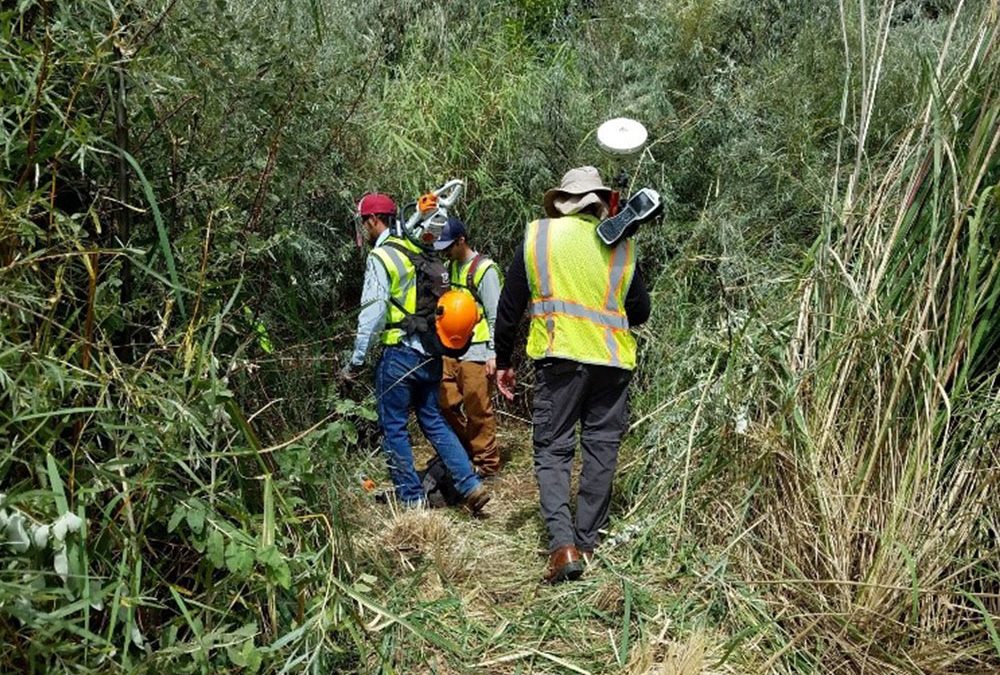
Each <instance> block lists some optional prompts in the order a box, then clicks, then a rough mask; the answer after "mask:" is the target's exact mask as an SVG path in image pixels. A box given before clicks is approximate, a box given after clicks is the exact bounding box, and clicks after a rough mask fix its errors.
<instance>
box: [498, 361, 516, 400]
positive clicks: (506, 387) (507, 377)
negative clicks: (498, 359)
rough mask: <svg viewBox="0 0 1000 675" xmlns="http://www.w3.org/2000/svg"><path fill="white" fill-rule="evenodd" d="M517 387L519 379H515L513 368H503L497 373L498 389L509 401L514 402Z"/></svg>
mask: <svg viewBox="0 0 1000 675" xmlns="http://www.w3.org/2000/svg"><path fill="white" fill-rule="evenodd" d="M515 385H517V378H516V377H514V369H513V368H502V369H500V370H498V371H497V389H499V390H500V393H501V394H503V396H504V398H506V399H507V400H508V401H513V400H514V387H515Z"/></svg>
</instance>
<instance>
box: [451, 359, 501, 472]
mask: <svg viewBox="0 0 1000 675" xmlns="http://www.w3.org/2000/svg"><path fill="white" fill-rule="evenodd" d="M443 370H444V372H443V376H442V377H441V390H440V394H439V400H440V402H441V412H442V413H443V414H444V418H445V419H446V420H448V424H450V425H451V428H452V429H454V430H455V435H456V436H458V438H459V440H461V441H462V445H464V446H465V451H466V452H468V453H469V458H470V459H471V460H472V465H473V466H474V467H475V468H476V471H477V472H478V473H479V475H481V476H491V475H494V474H496V473H498V472H499V471H500V451H499V449H498V448H497V422H496V417H494V415H493V399H492V398H491V397H490V382H489V378H487V377H486V365H485V364H483V363H479V362H476V361H459V360H458V359H451V358H447V357H445V358H444V369H443Z"/></svg>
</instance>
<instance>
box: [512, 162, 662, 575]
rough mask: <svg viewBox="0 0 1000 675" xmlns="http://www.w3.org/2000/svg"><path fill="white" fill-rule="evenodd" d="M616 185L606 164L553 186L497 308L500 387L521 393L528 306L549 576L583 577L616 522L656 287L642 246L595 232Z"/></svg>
mask: <svg viewBox="0 0 1000 675" xmlns="http://www.w3.org/2000/svg"><path fill="white" fill-rule="evenodd" d="M610 195H611V190H610V189H609V188H608V187H606V186H605V185H604V183H603V182H602V181H601V177H600V174H599V173H598V172H597V169H595V168H593V167H590V166H584V167H579V168H576V169H571V170H570V171H568V172H566V174H565V175H564V176H563V178H562V182H561V184H560V186H559V187H558V188H553V189H552V190H549V191H548V192H546V193H545V200H544V207H545V214H546V217H545V218H542V219H540V220H535V221H532V222H531V223H529V224H528V226H527V229H526V230H525V235H524V242H523V244H522V246H521V247H520V248H519V249H518V251H517V253H516V254H515V256H514V260H513V262H512V263H511V264H510V267H509V268H508V270H507V275H506V280H505V283H504V287H503V292H502V293H501V294H500V303H499V306H498V308H497V323H496V333H495V335H494V343H495V346H496V354H497V386H498V388H499V389H500V392H501V393H502V394H503V395H504V396H505V397H506V398H508V399H513V398H514V386H515V384H516V378H515V375H514V370H513V368H512V367H511V353H512V351H513V347H514V339H515V333H516V330H517V324H518V321H519V320H520V318H521V316H522V315H523V314H524V311H525V309H526V308H528V309H529V310H530V325H529V328H528V345H527V352H528V356H529V357H530V358H531V359H532V360H533V361H534V365H535V389H534V402H533V406H532V427H533V439H532V440H533V446H534V462H535V476H536V478H537V480H538V490H539V501H540V505H541V513H542V518H543V520H544V521H545V525H546V528H547V529H548V533H549V566H548V570H547V572H546V574H545V580H546V581H548V582H550V583H556V582H559V581H564V580H567V579H576V578H578V577H579V576H580V575H581V574H582V572H583V563H584V562H590V560H591V559H592V556H593V554H594V548H595V547H596V546H597V544H598V543H599V542H598V533H599V530H601V529H602V528H604V527H605V526H606V525H607V523H608V507H609V504H610V502H611V483H612V480H613V478H614V474H615V467H616V464H617V460H618V448H619V445H620V443H621V439H622V436H623V435H624V434H625V431H626V429H627V417H628V410H627V400H626V399H627V392H628V384H629V381H630V380H631V378H632V370H633V369H634V368H635V365H636V342H635V338H634V337H633V336H632V334H631V333H630V332H629V328H630V327H632V326H636V325H638V324H640V323H642V322H644V321H645V320H646V319H647V318H649V293H648V292H647V291H646V288H645V285H644V284H643V282H642V279H641V277H640V276H639V274H638V270H637V269H636V251H635V244H634V243H633V242H632V241H631V240H627V239H626V240H624V241H622V242H620V243H618V244H617V245H616V246H614V247H613V248H612V247H608V246H607V245H605V244H604V243H603V242H602V241H601V240H600V239H599V238H598V236H597V232H596V228H597V225H598V223H599V222H600V221H601V219H603V218H605V217H607V215H608V204H609V199H610ZM578 425H579V426H580V427H581V433H580V446H581V448H582V453H583V466H582V469H581V473H580V485H579V490H578V493H577V500H576V518H575V522H574V519H573V517H572V516H571V514H570V503H569V499H570V471H571V469H572V466H573V456H574V454H575V450H576V429H577V426H578Z"/></svg>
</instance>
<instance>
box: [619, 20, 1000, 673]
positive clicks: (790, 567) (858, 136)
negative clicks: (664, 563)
mask: <svg viewBox="0 0 1000 675" xmlns="http://www.w3.org/2000/svg"><path fill="white" fill-rule="evenodd" d="M958 9H959V11H957V12H956V14H955V16H954V17H953V19H952V20H951V21H950V22H949V23H948V24H947V30H946V32H945V33H944V40H943V42H942V43H941V46H940V48H939V51H938V53H937V54H936V55H935V57H934V58H933V59H930V58H929V59H926V60H924V61H923V62H921V63H919V68H920V73H921V77H920V84H919V87H920V88H919V90H920V91H921V92H922V99H921V101H922V103H921V104H920V105H919V106H913V110H914V118H913V120H912V123H911V124H910V125H909V126H908V128H905V129H903V130H902V131H900V132H899V133H898V134H897V135H896V138H895V140H894V143H893V146H892V151H891V152H890V153H882V152H881V149H880V148H877V147H873V143H872V139H871V137H870V129H871V127H870V126H869V124H870V121H871V119H873V115H877V114H878V111H879V109H880V106H881V105H883V92H882V89H881V88H882V86H884V84H885V80H884V77H883V75H884V72H885V71H884V70H883V69H884V68H885V67H886V51H887V49H886V46H887V44H888V43H889V42H890V41H891V40H892V39H894V38H895V37H896V35H897V32H896V29H894V28H893V27H892V26H891V18H892V5H891V4H885V5H882V6H881V8H880V10H879V12H877V13H874V14H873V15H872V16H870V17H868V18H869V19H871V20H873V21H874V23H873V25H872V27H871V29H870V30H869V31H867V32H862V33H861V34H860V36H859V38H860V41H855V40H854V38H853V37H852V36H851V34H850V33H849V31H848V30H847V29H846V28H845V33H844V36H843V37H844V46H845V57H846V59H847V68H846V71H847V73H848V75H847V78H846V80H845V90H844V99H843V100H844V106H843V109H842V118H841V121H842V125H843V130H844V131H843V134H842V141H841V146H840V151H839V152H838V156H839V157H842V158H843V159H844V165H843V166H842V167H839V166H838V170H837V171H836V173H835V174H834V176H835V178H834V180H833V183H832V186H831V189H830V192H829V199H828V202H827V203H828V207H827V209H826V210H825V216H824V218H823V227H822V229H821V231H820V233H819V236H818V237H817V239H816V241H815V243H814V245H813V246H812V248H811V249H810V252H809V255H808V258H807V259H806V261H805V264H804V266H803V267H802V268H801V269H800V271H799V272H798V273H797V274H795V276H791V271H786V272H784V274H785V275H786V276H785V279H784V281H783V282H782V283H784V284H786V285H787V284H788V281H789V280H792V279H796V278H797V279H798V281H797V283H796V289H795V291H794V293H793V294H792V295H791V297H789V298H788V300H787V301H784V302H778V303H771V304H769V305H767V306H763V307H760V306H758V307H757V308H754V307H750V308H748V309H749V310H750V313H747V312H746V311H744V313H743V314H742V316H740V315H739V314H737V315H736V316H735V319H736V320H735V321H733V320H732V319H733V318H734V316H733V314H731V313H730V315H729V316H730V320H728V321H726V322H723V324H722V326H721V327H720V330H719V331H718V333H716V336H715V337H714V338H709V341H708V346H709V347H710V348H711V350H712V351H716V352H717V353H719V354H721V358H720V359H715V360H714V361H713V362H710V361H703V363H704V364H705V365H704V367H705V371H704V373H703V374H702V375H701V376H700V377H699V378H698V380H700V383H698V384H696V385H695V386H694V387H693V388H692V390H691V391H689V392H687V393H686V394H685V395H683V396H682V397H681V400H682V401H685V400H686V401H690V403H688V404H687V405H688V406H689V407H686V408H685V407H682V408H681V410H682V411H684V412H685V413H686V418H685V417H681V418H678V419H676V420H673V422H672V423H671V422H670V421H668V420H669V419H670V418H667V419H663V420H661V421H660V422H659V423H658V424H656V425H654V429H653V430H652V431H651V432H649V434H648V436H647V438H648V440H647V442H651V443H655V442H657V438H660V436H658V434H663V435H664V436H663V437H665V438H668V439H673V440H671V441H670V442H671V443H672V447H671V449H672V450H673V453H672V454H673V461H672V462H670V464H669V468H668V470H667V471H664V472H663V473H665V474H666V476H668V477H669V478H667V483H666V485H667V486H668V489H666V490H662V489H659V490H658V489H657V488H655V487H650V485H649V480H648V478H647V479H646V480H637V484H636V485H635V487H634V489H638V488H641V489H642V490H644V491H647V492H649V491H651V492H653V493H656V492H660V494H663V495H666V497H665V498H661V499H655V498H653V499H651V500H650V499H647V495H645V494H644V495H643V497H642V500H643V501H645V502H646V505H647V506H650V503H649V502H652V506H656V505H661V506H663V507H665V508H666V511H665V512H664V513H663V514H662V515H660V516H658V517H657V516H656V515H655V512H654V513H650V514H649V517H648V518H647V522H650V523H666V524H669V525H671V526H676V527H678V528H679V530H674V529H673V527H671V528H670V530H668V532H674V533H675V534H674V535H673V536H675V537H677V540H679V541H681V542H683V541H687V540H689V539H690V538H692V537H695V538H703V539H702V541H703V542H712V543H711V545H709V546H708V547H706V550H707V551H712V550H715V553H714V554H713V553H709V554H708V559H707V560H699V559H698V556H693V554H692V552H691V551H690V550H688V551H684V550H683V549H682V550H681V551H679V552H678V553H676V554H675V556H674V557H675V559H679V561H680V563H681V564H682V565H684V566H691V565H693V566H694V567H695V569H697V570H699V572H698V576H699V577H700V578H697V579H691V580H690V582H689V587H691V588H692V589H697V588H706V590H708V589H711V588H712V587H713V586H714V590H710V591H709V597H711V598H713V599H712V603H714V606H715V607H716V609H715V610H710V609H709V608H708V607H706V609H705V611H706V612H709V613H711V612H713V611H714V612H717V614H716V616H717V617H718V618H720V619H722V620H723V621H724V623H725V624H726V625H728V626H730V627H731V630H732V631H733V632H734V633H736V634H737V635H738V636H739V637H738V640H737V642H738V644H740V648H741V650H743V651H744V653H748V654H759V660H758V659H754V660H755V661H756V662H757V663H758V665H757V669H758V672H772V671H775V672H800V671H810V672H814V671H817V670H819V671H822V672H841V671H849V672H914V671H918V672H988V671H991V670H993V669H995V668H997V667H998V664H1000V642H998V641H997V637H996V636H997V633H996V621H997V613H998V611H1000V605H998V604H997V598H998V597H1000V568H998V566H997V560H998V551H997V548H996V522H997V513H998V510H1000V498H998V496H997V491H996V480H997V474H996V470H995V469H996V466H997V461H998V459H1000V455H998V452H1000V443H998V441H997V439H998V438H1000V399H998V383H1000V364H998V360H997V356H996V354H997V353H998V346H1000V324H998V322H997V320H996V309H997V300H998V297H1000V277H998V274H1000V239H998V238H997V229H996V223H997V222H998V219H1000V210H998V204H1000V201H998V200H997V197H998V190H1000V183H998V181H1000V161H998V154H997V153H998V149H1000V148H998V141H1000V135H998V134H1000V132H998V128H1000V127H998V124H997V122H998V117H1000V99H998V97H997V91H998V87H997V85H998V78H1000V54H998V52H997V48H998V35H997V30H998V29H997V13H996V9H997V8H996V5H995V3H993V4H992V5H991V6H990V7H986V8H984V7H982V6H976V7H973V6H968V7H959V8H958ZM844 11H845V14H844V15H843V16H844V24H845V26H848V25H850V24H851V20H852V19H851V17H852V16H853V15H852V14H851V12H852V11H853V10H852V9H851V8H850V7H848V8H846V9H845V10H844ZM915 67H917V64H915ZM792 307H794V308H795V309H794V311H791V312H790V311H788V310H789V309H790V308H792ZM668 413H669V409H668ZM738 418H742V420H739V419H738ZM744 422H746V423H748V425H747V426H744V425H743V424H744ZM713 425H716V426H715V428H713ZM692 455H693V461H692ZM636 464H638V465H639V466H643V467H646V468H647V469H648V468H649V467H650V464H649V461H648V460H646V459H644V458H642V457H641V456H640V457H638V458H636V459H634V460H632V463H631V464H629V465H628V466H629V467H631V466H634V465H636ZM658 473H659V472H658ZM661 475H662V474H661ZM627 476H629V477H628V478H626V481H628V482H627V483H626V485H630V483H631V481H632V480H635V479H638V476H636V478H635V479H633V478H632V477H631V475H630V474H627ZM686 502H687V503H688V504H690V503H691V502H693V503H695V504H697V506H698V508H697V510H695V511H692V510H691V508H690V507H689V508H688V509H687V510H685V508H684V505H685V503H686ZM644 510H646V511H648V509H644ZM668 539H669V536H668ZM682 569H683V568H682ZM706 585H707V587H706ZM709 607H711V605H710V606H709Z"/></svg>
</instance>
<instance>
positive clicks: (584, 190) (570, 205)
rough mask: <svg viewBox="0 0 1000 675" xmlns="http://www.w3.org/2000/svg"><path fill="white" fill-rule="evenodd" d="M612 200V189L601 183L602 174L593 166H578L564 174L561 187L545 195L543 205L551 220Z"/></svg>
mask: <svg viewBox="0 0 1000 675" xmlns="http://www.w3.org/2000/svg"><path fill="white" fill-rule="evenodd" d="M610 199H611V188H609V187H608V186H607V185H605V184H604V182H603V181H601V174H599V173H598V172H597V169H595V168H594V167H592V166H578V167H576V168H575V169H570V170H569V171H567V172H566V173H565V174H563V177H562V182H561V183H560V184H559V187H557V188H552V189H551V190H549V191H547V192H546V193H545V198H544V200H543V201H542V205H543V206H544V207H545V215H547V216H548V217H549V218H558V217H559V216H568V215H570V214H573V213H578V212H580V211H582V210H583V209H585V208H586V207H588V206H590V205H591V204H599V203H601V202H603V203H605V204H607V202H608V201H609V200H610Z"/></svg>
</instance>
